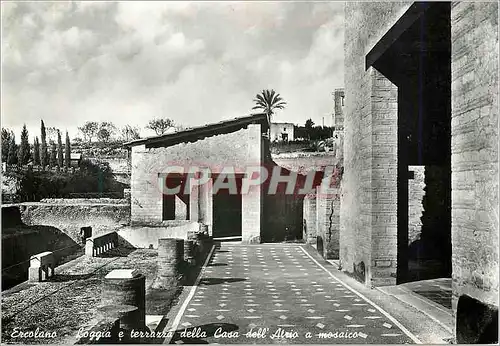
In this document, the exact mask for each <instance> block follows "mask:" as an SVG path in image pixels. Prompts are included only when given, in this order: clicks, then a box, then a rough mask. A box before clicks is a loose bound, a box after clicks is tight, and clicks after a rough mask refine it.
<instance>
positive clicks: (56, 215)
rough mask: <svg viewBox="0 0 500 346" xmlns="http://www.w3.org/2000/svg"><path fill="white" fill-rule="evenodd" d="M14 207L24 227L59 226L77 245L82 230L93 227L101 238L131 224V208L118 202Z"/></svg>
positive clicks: (30, 204) (66, 201)
mask: <svg viewBox="0 0 500 346" xmlns="http://www.w3.org/2000/svg"><path fill="white" fill-rule="evenodd" d="M11 206H17V207H18V208H19V210H20V212H21V220H22V221H23V223H24V224H26V225H45V226H52V227H56V228H58V229H59V230H61V231H62V232H64V233H66V234H67V235H68V236H69V237H70V238H71V239H73V240H74V241H76V242H80V239H79V236H80V228H81V227H85V226H90V227H92V234H93V235H99V234H103V233H106V232H109V231H112V230H114V229H117V228H120V227H122V226H123V225H128V224H129V220H130V205H129V204H119V203H116V202H112V203H107V202H106V201H95V200H90V201H81V203H79V202H77V201H76V200H59V201H58V202H56V201H52V202H50V203H42V202H33V203H32V202H27V203H20V204H15V205H11ZM2 208H3V207H2Z"/></svg>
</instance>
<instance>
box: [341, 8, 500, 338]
mask: <svg viewBox="0 0 500 346" xmlns="http://www.w3.org/2000/svg"><path fill="white" fill-rule="evenodd" d="M498 50H499V44H498V3H496V2H490V3H486V2H485V3H477V2H452V3H449V2H446V3H444V2H442V3H412V2H376V3H360V2H347V3H346V5H345V71H344V72H345V97H346V99H345V118H344V134H345V138H344V174H343V178H342V183H341V184H342V193H341V201H340V204H341V206H340V237H339V238H340V239H339V242H340V253H339V257H340V262H341V265H342V269H343V270H345V271H347V272H350V273H353V274H354V275H355V276H356V277H358V278H359V279H360V280H361V281H363V282H365V283H366V285H369V286H384V285H395V284H401V283H405V282H408V281H413V280H421V279H425V278H450V281H451V290H452V296H453V299H452V312H453V318H454V319H455V323H454V325H455V326H456V327H455V333H456V336H457V342H464V341H467V342H468V343H471V342H474V341H478V340H481V337H482V336H480V335H483V333H486V332H485V331H484V330H483V329H487V328H490V327H491V326H493V325H494V324H497V323H498V322H491V321H492V319H493V320H494V318H495V317H492V316H498V315H497V314H498V284H499V273H498V255H499V253H498V234H499V231H498V226H499V221H498V141H499V138H498V72H499V70H498V58H499V56H498ZM431 269H432V270H431ZM431 271H432V272H431ZM461 302H462V303H461ZM494 310H496V315H495V313H493V314H490V315H489V312H488V311H494ZM484 316H487V317H484ZM488 316H489V317H488ZM483 318H484V320H482V321H483V323H481V325H479V326H476V327H472V325H473V324H474V323H476V322H473V321H472V320H475V321H477V320H481V319H483ZM471 321H472V322H471ZM491 328H492V327H491ZM482 340H485V339H482ZM497 340H498V339H497ZM488 342H490V341H488Z"/></svg>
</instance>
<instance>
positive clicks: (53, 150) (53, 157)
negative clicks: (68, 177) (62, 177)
mask: <svg viewBox="0 0 500 346" xmlns="http://www.w3.org/2000/svg"><path fill="white" fill-rule="evenodd" d="M49 166H50V167H55V166H57V149H56V143H55V142H52V143H51V145H50V161H49Z"/></svg>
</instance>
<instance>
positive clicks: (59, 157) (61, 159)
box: [57, 130, 64, 167]
mask: <svg viewBox="0 0 500 346" xmlns="http://www.w3.org/2000/svg"><path fill="white" fill-rule="evenodd" d="M63 164H64V157H63V146H62V140H61V131H59V130H57V165H58V166H59V167H62V166H63Z"/></svg>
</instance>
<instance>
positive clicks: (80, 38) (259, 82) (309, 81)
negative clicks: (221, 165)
mask: <svg viewBox="0 0 500 346" xmlns="http://www.w3.org/2000/svg"><path fill="white" fill-rule="evenodd" d="M2 29H3V33H2V50H3V57H2V72H3V73H2V76H3V80H2V83H3V91H2V99H3V102H2V126H6V127H12V128H14V129H15V130H16V132H19V131H20V128H21V126H22V124H23V123H26V124H27V126H28V129H32V130H31V132H32V133H37V134H38V131H39V130H38V128H39V123H40V119H44V121H45V123H46V124H47V126H55V127H59V128H61V129H66V128H67V129H68V130H69V131H70V133H71V135H72V136H75V135H77V130H76V127H77V126H79V125H80V124H82V123H83V122H85V121H87V120H107V121H113V122H115V123H116V124H117V125H119V126H122V125H125V124H127V123H130V124H133V125H139V126H141V127H144V126H145V124H146V122H147V121H148V120H149V119H151V118H153V117H157V116H166V117H170V118H172V119H174V121H175V122H177V123H179V124H183V125H185V126H193V125H199V124H204V123H208V122H213V121H220V120H223V119H227V118H232V117H236V116H242V115H245V114H248V113H249V112H250V111H251V107H252V99H253V98H254V96H255V94H256V93H257V92H259V91H260V90H262V89H264V88H274V89H275V90H277V91H278V92H279V93H280V94H281V95H282V96H283V97H284V98H285V100H286V101H287V102H288V107H287V108H286V109H285V110H283V111H280V112H279V113H278V114H277V119H279V120H283V121H285V120H286V121H293V122H297V123H304V122H305V120H306V119H307V118H310V117H311V118H313V120H314V121H315V122H316V123H321V118H322V117H323V116H328V114H329V113H331V112H332V110H333V100H332V96H331V92H332V91H333V89H334V88H337V87H341V86H343V8H342V4H341V3H333V2H331V3H323V2H321V3H314V2H313V3H304V2H297V3H296V2H227V3H226V2H220V3H213V2H210V3H204V2H88V1H84V2H71V3H35V2H32V3H2Z"/></svg>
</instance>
